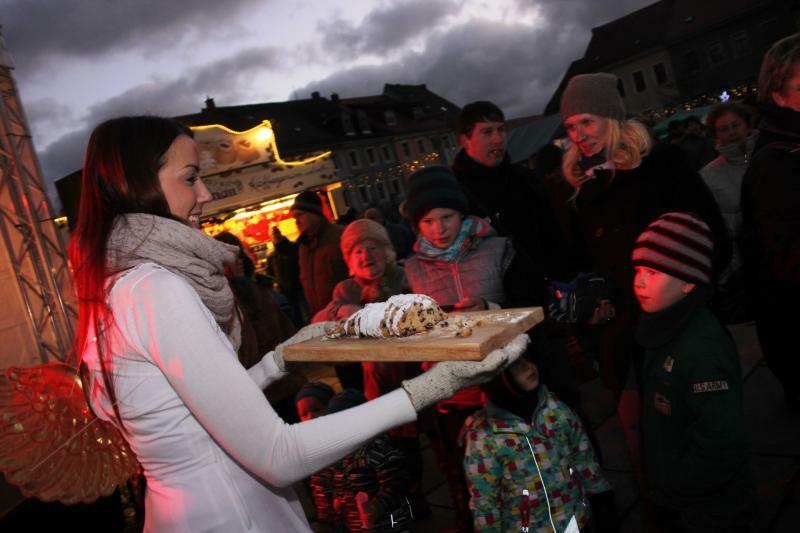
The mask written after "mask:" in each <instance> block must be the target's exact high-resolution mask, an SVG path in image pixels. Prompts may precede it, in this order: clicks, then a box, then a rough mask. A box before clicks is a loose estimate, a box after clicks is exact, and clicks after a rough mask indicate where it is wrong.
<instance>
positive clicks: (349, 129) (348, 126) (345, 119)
mask: <svg viewBox="0 0 800 533" xmlns="http://www.w3.org/2000/svg"><path fill="white" fill-rule="evenodd" d="M341 118H342V128H343V129H344V134H345V135H355V134H356V130H355V128H354V127H353V119H352V117H351V116H350V113H342V117H341Z"/></svg>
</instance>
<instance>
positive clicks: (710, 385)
mask: <svg viewBox="0 0 800 533" xmlns="http://www.w3.org/2000/svg"><path fill="white" fill-rule="evenodd" d="M720 390H728V382H727V381H704V382H702V383H693V384H692V392H693V393H695V394H700V393H701V392H714V391H720Z"/></svg>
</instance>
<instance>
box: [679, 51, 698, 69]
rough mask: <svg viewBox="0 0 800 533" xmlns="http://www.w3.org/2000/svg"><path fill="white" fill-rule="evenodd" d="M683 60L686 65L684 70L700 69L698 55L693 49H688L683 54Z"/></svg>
mask: <svg viewBox="0 0 800 533" xmlns="http://www.w3.org/2000/svg"><path fill="white" fill-rule="evenodd" d="M683 62H684V64H685V65H686V70H688V71H689V72H697V71H698V70H700V66H701V65H700V56H699V55H698V54H697V52H696V51H695V50H689V51H688V52H686V54H684V56H683Z"/></svg>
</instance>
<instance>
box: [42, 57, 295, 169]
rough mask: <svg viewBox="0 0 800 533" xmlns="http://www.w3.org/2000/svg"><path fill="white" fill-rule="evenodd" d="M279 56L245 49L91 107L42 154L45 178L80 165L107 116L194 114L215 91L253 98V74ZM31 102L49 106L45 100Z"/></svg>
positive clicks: (228, 97)
mask: <svg viewBox="0 0 800 533" xmlns="http://www.w3.org/2000/svg"><path fill="white" fill-rule="evenodd" d="M280 57H281V56H280V53H279V51H278V50H277V49H275V48H270V47H264V48H250V49H246V50H243V51H241V52H239V53H238V54H236V55H235V56H232V57H230V58H226V59H223V60H219V61H216V62H214V63H210V64H208V65H206V66H204V67H203V68H198V69H194V70H190V71H188V72H186V73H184V74H183V75H182V76H181V77H180V78H176V79H173V80H169V81H164V82H159V81H152V82H149V83H146V84H142V85H139V86H137V87H134V88H132V89H130V90H128V91H125V92H124V93H122V94H119V95H117V96H115V97H113V98H109V99H108V100H105V101H103V102H101V103H98V104H96V105H94V106H92V107H90V108H89V109H88V111H87V113H86V115H85V116H83V117H81V119H80V122H77V123H76V126H78V128H77V129H74V130H73V131H71V132H70V133H68V134H66V135H64V136H62V137H60V138H59V139H58V140H56V141H55V142H53V143H52V144H50V145H49V146H48V147H47V148H46V149H45V150H43V151H42V152H41V153H40V157H39V159H40V161H41V165H42V172H43V174H44V176H45V181H48V182H52V181H54V180H57V179H60V178H61V177H63V176H65V175H67V174H69V173H70V172H73V171H74V170H76V169H77V168H80V166H81V159H82V156H83V150H84V148H85V147H86V142H87V140H88V139H89V134H90V133H91V130H92V129H93V128H94V127H95V126H96V125H97V124H99V123H100V122H102V121H104V120H106V119H109V118H112V117H117V116H121V115H135V114H155V115H165V116H177V115H184V114H189V113H196V112H199V111H200V109H201V108H202V107H203V103H204V101H205V98H206V96H213V97H214V98H215V99H216V101H217V103H220V104H222V105H233V104H238V103H249V102H250V101H253V100H254V99H255V100H257V99H258V94H257V90H255V89H254V84H253V83H252V79H253V78H254V77H255V76H256V75H258V74H261V73H263V72H264V71H265V70H269V69H274V68H277V67H278V66H279V65H280V64H281V63H280ZM35 103H39V104H42V105H43V106H47V102H46V101H39V102H35ZM32 104H33V103H32ZM29 107H33V109H34V112H33V113H29V116H31V117H42V116H44V117H46V116H47V111H46V109H43V108H39V107H38V106H36V105H31V106H29ZM31 123H32V124H33V120H31ZM43 127H46V124H45V123H43V122H42V121H41V118H40V119H39V122H37V123H36V127H35V128H33V130H34V131H37V130H38V129H39V128H43ZM34 141H35V139H34Z"/></svg>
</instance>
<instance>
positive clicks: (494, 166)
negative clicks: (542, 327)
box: [453, 102, 571, 305]
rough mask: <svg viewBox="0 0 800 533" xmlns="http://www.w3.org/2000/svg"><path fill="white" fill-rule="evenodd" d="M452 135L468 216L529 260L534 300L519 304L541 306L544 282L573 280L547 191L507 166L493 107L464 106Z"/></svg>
mask: <svg viewBox="0 0 800 533" xmlns="http://www.w3.org/2000/svg"><path fill="white" fill-rule="evenodd" d="M456 133H457V134H458V141H459V143H460V144H461V147H462V150H461V151H460V152H459V153H458V155H457V156H456V160H455V162H454V163H453V172H454V173H455V175H456V177H457V178H458V181H459V183H460V184H461V187H462V188H463V189H464V192H465V193H466V194H467V198H468V199H469V213H468V214H471V215H476V216H479V217H484V218H486V219H488V220H489V222H490V223H491V224H492V226H494V228H495V229H496V230H497V232H498V233H499V234H500V235H501V236H503V237H510V238H511V241H512V243H513V244H514V248H515V250H516V251H517V253H524V254H527V255H528V257H529V258H530V259H532V260H533V261H532V263H533V265H534V268H535V271H533V272H530V271H528V272H525V273H524V275H525V276H526V277H527V278H528V279H530V280H533V281H534V283H535V284H536V294H535V295H532V297H531V298H528V299H529V301H527V302H525V301H520V302H518V303H519V304H522V305H531V304H533V305H542V303H543V302H544V301H545V300H546V286H547V280H548V279H562V280H566V279H569V277H571V276H570V274H571V272H568V271H567V269H566V268H565V266H564V257H565V254H564V253H563V251H562V243H563V237H562V232H561V228H560V227H559V224H558V221H557V219H556V217H555V214H554V212H553V208H552V206H551V205H550V200H549V198H548V196H547V190H546V189H545V187H544V184H543V183H542V181H541V179H538V178H537V177H536V176H535V175H534V174H533V172H531V171H530V170H529V169H527V168H525V167H522V166H519V165H513V164H511V160H510V159H509V157H508V154H507V153H506V141H507V131H506V126H505V117H504V115H503V112H502V111H501V110H500V108H498V107H497V106H496V105H494V104H493V103H491V102H472V103H471V104H467V105H466V106H464V108H463V109H462V110H461V114H460V115H459V117H458V124H457V132H456ZM526 263H531V262H528V261H526ZM510 275H515V274H514V273H513V272H512V273H511V274H510Z"/></svg>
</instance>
